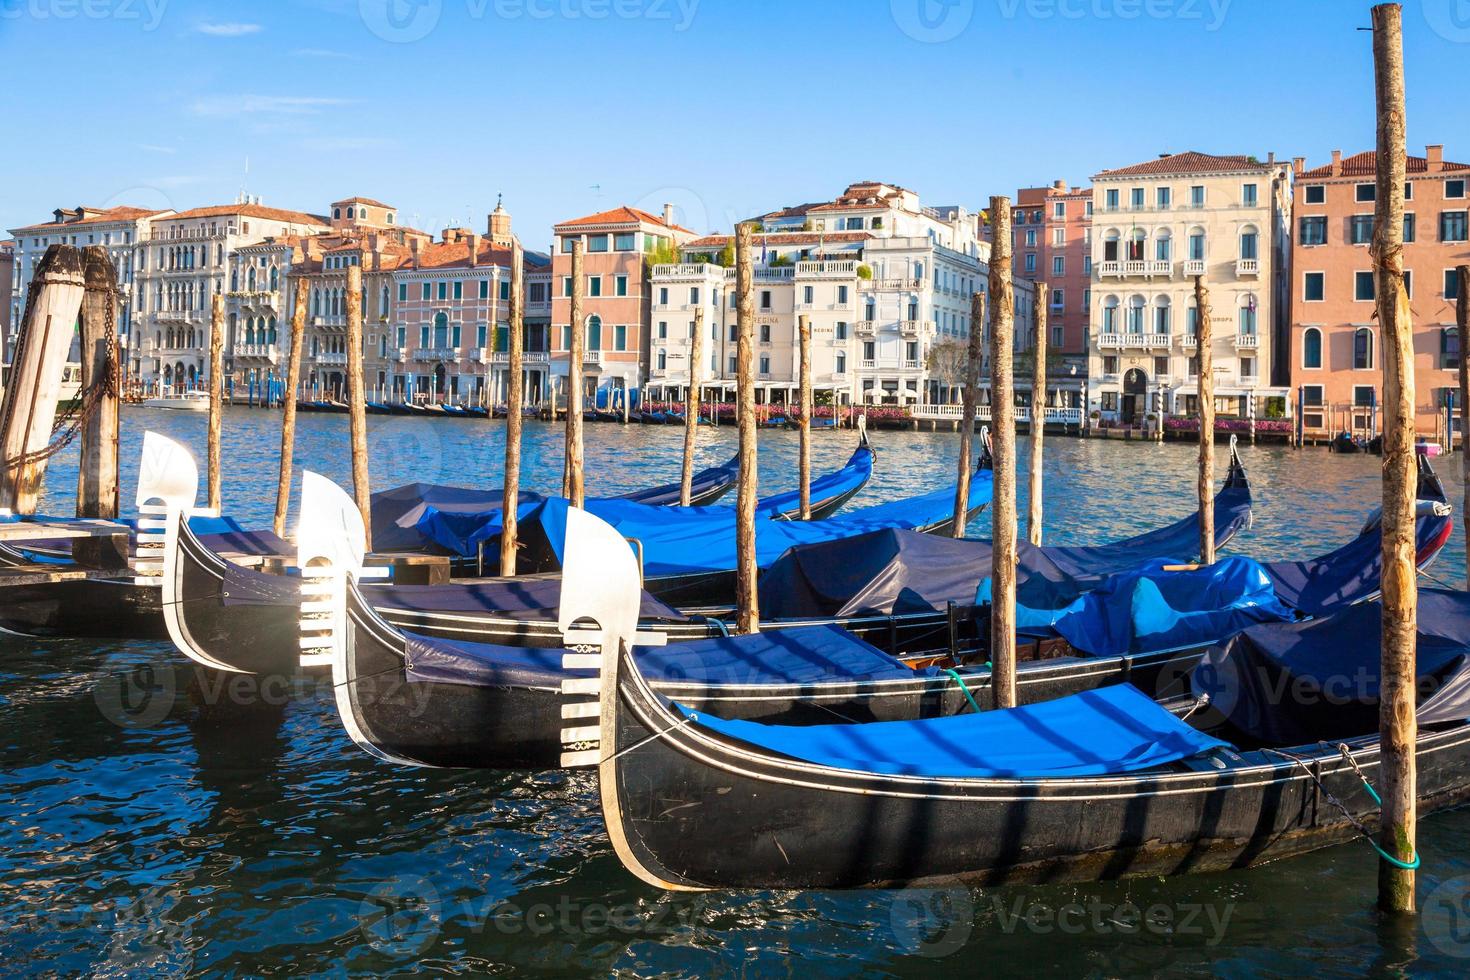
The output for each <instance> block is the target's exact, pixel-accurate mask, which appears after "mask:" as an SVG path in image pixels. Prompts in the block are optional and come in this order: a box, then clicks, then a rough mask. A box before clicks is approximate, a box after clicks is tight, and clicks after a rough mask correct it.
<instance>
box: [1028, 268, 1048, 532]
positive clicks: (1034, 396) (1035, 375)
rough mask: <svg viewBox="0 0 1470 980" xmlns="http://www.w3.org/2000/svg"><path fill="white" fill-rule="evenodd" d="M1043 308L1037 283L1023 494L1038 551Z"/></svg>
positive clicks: (1042, 289)
mask: <svg viewBox="0 0 1470 980" xmlns="http://www.w3.org/2000/svg"><path fill="white" fill-rule="evenodd" d="M1046 305H1047V286H1046V281H1045V280H1037V282H1036V302H1035V303H1034V304H1033V307H1032V308H1033V309H1035V311H1036V346H1035V349H1034V350H1033V351H1032V354H1033V355H1034V357H1033V363H1032V365H1031V428H1030V430H1029V432H1028V433H1027V434H1028V436H1029V437H1030V441H1031V460H1030V465H1031V480H1030V486H1028V487H1027V490H1026V539H1027V540H1028V541H1030V542H1031V543H1032V544H1034V545H1036V546H1037V547H1038V548H1039V547H1041V514H1042V506H1041V505H1042V500H1041V440H1042V436H1043V435H1044V434H1045V430H1046Z"/></svg>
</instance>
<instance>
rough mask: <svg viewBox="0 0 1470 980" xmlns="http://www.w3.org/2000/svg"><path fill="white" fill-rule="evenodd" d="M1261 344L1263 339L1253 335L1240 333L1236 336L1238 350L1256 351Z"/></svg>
mask: <svg viewBox="0 0 1470 980" xmlns="http://www.w3.org/2000/svg"><path fill="white" fill-rule="evenodd" d="M1260 344H1261V338H1260V337H1258V336H1256V335H1255V334H1253V333H1238V334H1236V335H1235V349H1236V350H1256V349H1257V348H1258V347H1259V346H1260Z"/></svg>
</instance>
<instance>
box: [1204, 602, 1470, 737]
mask: <svg viewBox="0 0 1470 980" xmlns="http://www.w3.org/2000/svg"><path fill="white" fill-rule="evenodd" d="M1382 628H1383V606H1382V604H1381V603H1379V602H1365V603H1360V604H1358V605H1355V606H1349V607H1348V608H1346V609H1344V610H1343V611H1341V612H1338V613H1335V614H1333V615H1330V616H1324V617H1322V618H1320V619H1314V620H1309V621H1307V622H1302V623H1280V624H1268V625H1262V626H1255V627H1252V628H1250V629H1248V630H1245V631H1244V632H1242V633H1240V634H1238V635H1237V636H1234V637H1232V638H1231V639H1230V640H1229V641H1228V642H1226V643H1224V644H1223V645H1221V646H1219V647H1215V648H1214V649H1212V650H1210V651H1209V653H1208V654H1206V656H1205V658H1204V659H1203V660H1202V661H1200V663H1199V664H1198V665H1197V666H1196V667H1195V669H1194V672H1193V674H1192V675H1191V676H1190V684H1191V687H1192V688H1193V689H1194V691H1195V692H1196V693H1199V694H1205V695H1208V696H1209V698H1210V706H1211V708H1212V709H1213V710H1214V711H1217V712H1219V713H1220V714H1221V715H1223V716H1224V717H1225V718H1226V719H1227V720H1228V721H1229V722H1230V723H1231V724H1232V725H1233V726H1234V727H1235V728H1237V729H1239V730H1240V731H1241V732H1243V733H1244V734H1245V735H1247V736H1248V737H1249V738H1251V739H1253V740H1256V741H1260V742H1263V743H1265V744H1268V745H1301V744H1304V743H1310V742H1315V741H1317V740H1319V739H1330V740H1339V739H1346V738H1352V737H1355V736H1360V735H1371V734H1373V733H1374V732H1376V731H1377V730H1378V708H1379V690H1380V685H1381V681H1382V671H1381V664H1380V658H1381V655H1382V654H1381V650H1382V647H1381V643H1380V636H1381V631H1382ZM1418 629H1419V636H1418V644H1417V648H1416V649H1417V653H1416V658H1417V661H1416V669H1415V674H1416V678H1417V683H1418V687H1419V709H1418V716H1419V721H1420V722H1421V723H1422V724H1436V723H1440V722H1461V721H1464V720H1465V719H1466V718H1470V669H1467V660H1470V595H1467V594H1466V593H1463V592H1450V591H1444V590H1440V589H1420V590H1419V614H1418Z"/></svg>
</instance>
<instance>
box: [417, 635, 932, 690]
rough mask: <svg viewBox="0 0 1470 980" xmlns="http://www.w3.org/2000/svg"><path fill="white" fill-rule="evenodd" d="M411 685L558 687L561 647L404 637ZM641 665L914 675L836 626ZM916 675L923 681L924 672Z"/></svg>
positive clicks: (653, 674)
mask: <svg viewBox="0 0 1470 980" xmlns="http://www.w3.org/2000/svg"><path fill="white" fill-rule="evenodd" d="M405 635H406V637H407V641H408V651H407V652H408V677H409V680H417V681H437V682H439V683H446V684H470V685H477V686H485V687H501V686H512V685H513V686H518V687H558V686H559V685H560V684H561V680H562V678H564V677H569V676H590V673H591V672H589V671H581V670H573V671H568V670H564V669H563V668H562V666H561V658H562V654H563V653H564V652H565V651H563V650H559V649H540V650H538V649H531V648H527V647H510V646H497V645H493V644H488V643H467V642H461V641H455V640H442V639H437V638H430V637H424V636H418V635H415V634H412V633H409V634H405ZM635 655H636V657H637V660H638V667H639V670H641V671H642V672H643V674H644V676H646V677H648V678H649V679H650V680H654V681H675V680H678V681H692V682H697V683H704V684H812V683H816V682H819V681H832V680H864V679H877V678H888V677H904V678H907V677H914V676H915V672H914V671H913V670H910V669H909V668H908V667H905V666H904V665H903V664H901V663H899V662H898V661H897V660H894V659H893V658H892V657H890V656H888V655H887V654H886V653H884V652H883V651H881V650H879V649H877V648H876V647H872V646H869V645H868V644H867V643H864V642H863V641H862V640H859V639H858V638H857V637H854V636H851V635H850V634H848V633H846V632H844V631H843V630H841V629H838V628H837V627H836V626H810V627H805V628H801V629H790V630H778V631H772V632H769V633H752V634H750V635H748V636H730V637H719V638H715V639H709V640H693V641H690V642H688V643H670V644H669V645H668V646H663V647H639V648H638V649H637V650H636V652H635ZM919 676H925V674H924V673H923V672H921V673H920V674H919Z"/></svg>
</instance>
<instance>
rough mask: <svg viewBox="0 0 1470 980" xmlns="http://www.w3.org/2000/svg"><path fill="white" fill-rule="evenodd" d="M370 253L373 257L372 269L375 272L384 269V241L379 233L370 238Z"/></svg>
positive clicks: (374, 233)
mask: <svg viewBox="0 0 1470 980" xmlns="http://www.w3.org/2000/svg"><path fill="white" fill-rule="evenodd" d="M368 252H369V253H371V255H372V257H373V264H372V269H373V271H374V272H377V271H378V270H380V269H382V268H383V239H382V236H380V235H379V234H378V233H377V232H373V233H372V234H371V235H369V236H368Z"/></svg>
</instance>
